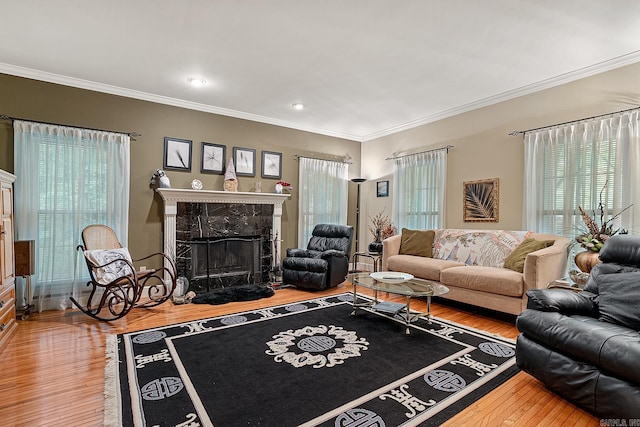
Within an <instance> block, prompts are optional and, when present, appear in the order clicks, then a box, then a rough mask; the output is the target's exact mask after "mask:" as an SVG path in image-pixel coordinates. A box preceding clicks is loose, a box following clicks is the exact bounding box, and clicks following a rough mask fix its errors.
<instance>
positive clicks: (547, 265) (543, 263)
mask: <svg viewBox="0 0 640 427" xmlns="http://www.w3.org/2000/svg"><path fill="white" fill-rule="evenodd" d="M569 244H570V242H569V239H567V238H565V237H556V238H555V242H554V244H553V245H551V246H549V247H547V248H544V249H540V250H537V251H534V252H531V253H530V254H528V255H527V257H526V258H525V260H524V270H523V274H524V290H525V292H526V291H528V290H529V289H546V288H547V285H548V284H549V283H550V282H552V281H554V280H557V279H560V278H562V277H565V276H566V275H567V261H568V259H569Z"/></svg>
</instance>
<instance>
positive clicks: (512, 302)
mask: <svg viewBox="0 0 640 427" xmlns="http://www.w3.org/2000/svg"><path fill="white" fill-rule="evenodd" d="M434 232H435V233H434V234H433V235H432V236H433V245H432V251H431V257H429V256H428V255H427V256H418V255H406V254H400V249H401V242H402V235H401V234H398V235H396V236H393V237H390V238H388V239H385V240H384V242H383V255H382V269H383V270H384V271H399V272H404V273H410V274H413V275H414V276H415V277H419V278H423V279H427V280H432V281H436V282H440V283H442V284H443V285H445V286H447V287H448V288H449V293H448V294H446V295H444V296H443V298H447V299H450V300H455V301H460V302H463V303H467V304H472V305H475V306H479V307H484V308H488V309H492V310H497V311H501V312H505V313H510V314H516V315H517V314H520V313H521V312H522V311H523V310H524V309H525V308H526V305H527V297H526V292H527V291H528V290H529V289H536V288H539V289H542V288H546V287H547V285H548V283H549V282H551V281H553V280H556V279H560V278H562V277H565V276H566V269H567V260H568V254H569V243H570V241H569V239H567V238H565V237H561V236H555V235H551V234H540V233H534V232H527V231H508V230H455V229H440V230H434ZM408 235H409V232H408V230H407V233H406V235H405V236H408ZM527 239H535V240H536V241H540V240H544V241H549V242H547V244H550V245H551V246H548V247H545V248H544V249H539V250H536V251H534V252H531V253H529V254H527V255H526V257H525V258H524V268H523V272H522V273H520V272H518V271H514V270H512V269H509V268H504V264H505V260H506V259H508V258H509V261H508V264H512V261H513V256H511V257H509V255H510V254H512V253H514V249H516V248H518V247H519V246H520V244H521V243H522V242H523V241H525V240H527ZM405 241H406V240H405ZM550 241H553V243H551V242H550ZM528 242H531V241H530V240H528ZM534 243H537V242H534ZM405 246H408V245H405ZM523 246H524V245H523ZM523 246H520V248H522V247H523ZM405 252H406V251H405ZM517 252H522V251H521V250H519V251H517ZM514 255H515V253H514ZM521 259H522V258H521ZM521 265H522V264H521Z"/></svg>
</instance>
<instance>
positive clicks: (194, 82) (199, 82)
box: [187, 77, 207, 87]
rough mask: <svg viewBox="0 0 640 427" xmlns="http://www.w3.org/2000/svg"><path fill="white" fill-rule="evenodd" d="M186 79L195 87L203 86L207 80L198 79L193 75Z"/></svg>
mask: <svg viewBox="0 0 640 427" xmlns="http://www.w3.org/2000/svg"><path fill="white" fill-rule="evenodd" d="M187 81H188V82H189V83H191V84H192V85H193V86H196V87H200V86H204V85H206V84H207V81H206V80H205V79H198V78H195V77H189V78H187Z"/></svg>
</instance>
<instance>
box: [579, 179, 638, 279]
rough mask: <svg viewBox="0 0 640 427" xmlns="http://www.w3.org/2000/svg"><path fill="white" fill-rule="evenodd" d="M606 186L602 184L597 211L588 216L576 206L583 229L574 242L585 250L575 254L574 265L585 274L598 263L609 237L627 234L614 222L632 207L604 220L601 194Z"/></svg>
mask: <svg viewBox="0 0 640 427" xmlns="http://www.w3.org/2000/svg"><path fill="white" fill-rule="evenodd" d="M606 186H607V183H605V184H604V187H603V188H602V190H601V191H600V203H598V208H597V210H593V211H592V213H591V215H589V214H588V213H587V212H586V211H585V210H584V209H583V208H582V207H581V206H578V210H579V211H580V217H581V218H582V222H583V225H584V227H585V229H584V230H583V232H582V233H580V234H579V235H578V236H576V242H577V243H578V244H579V245H580V246H581V247H583V248H584V249H586V250H585V251H582V252H578V253H577V254H576V257H575V263H576V266H577V267H578V268H579V269H580V270H582V271H584V272H586V273H588V272H589V271H591V269H592V268H593V267H594V266H595V265H596V264H597V263H598V262H599V261H600V260H599V258H598V255H599V253H600V249H602V247H603V246H604V243H605V242H606V241H607V240H609V238H610V237H611V236H615V235H616V234H627V233H628V231H627V230H625V229H623V228H620V227H616V226H615V225H614V222H615V221H616V220H617V219H618V218H619V217H620V215H622V213H623V212H624V211H626V210H627V209H629V208H631V206H633V205H629V206H627V207H626V208H624V209H622V210H621V211H620V212H618V213H617V214H615V215H613V216H611V218H608V219H605V218H606V215H605V209H604V203H603V202H602V193H603V192H604V190H605V188H606ZM598 217H599V220H598Z"/></svg>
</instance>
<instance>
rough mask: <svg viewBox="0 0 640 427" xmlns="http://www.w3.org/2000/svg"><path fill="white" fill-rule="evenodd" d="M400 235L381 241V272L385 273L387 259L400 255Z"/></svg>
mask: <svg viewBox="0 0 640 427" xmlns="http://www.w3.org/2000/svg"><path fill="white" fill-rule="evenodd" d="M401 241H402V235H401V234H396V235H395V236H391V237H387V238H386V239H384V240H383V241H382V271H387V258H389V257H390V256H392V255H398V254H399V253H400V242H401Z"/></svg>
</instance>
